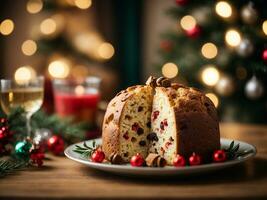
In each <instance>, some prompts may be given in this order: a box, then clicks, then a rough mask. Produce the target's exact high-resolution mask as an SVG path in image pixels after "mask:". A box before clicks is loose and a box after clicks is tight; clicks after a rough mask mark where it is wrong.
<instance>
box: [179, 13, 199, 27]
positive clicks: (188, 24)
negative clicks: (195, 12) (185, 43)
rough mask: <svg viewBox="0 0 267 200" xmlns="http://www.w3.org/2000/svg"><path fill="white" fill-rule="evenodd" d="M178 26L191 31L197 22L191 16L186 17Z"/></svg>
mask: <svg viewBox="0 0 267 200" xmlns="http://www.w3.org/2000/svg"><path fill="white" fill-rule="evenodd" d="M180 24H181V27H182V28H183V29H184V30H192V29H193V28H194V27H195V26H196V24H197V22H196V20H195V18H194V17H193V16H191V15H186V16H184V17H183V18H182V19H181V21H180Z"/></svg>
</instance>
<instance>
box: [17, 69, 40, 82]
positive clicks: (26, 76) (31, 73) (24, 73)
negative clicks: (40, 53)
mask: <svg viewBox="0 0 267 200" xmlns="http://www.w3.org/2000/svg"><path fill="white" fill-rule="evenodd" d="M35 76H36V72H35V70H34V69H33V68H32V67H30V66H22V67H20V68H18V69H17V70H16V71H15V74H14V78H15V80H16V82H17V83H18V84H26V83H28V82H29V80H31V79H33V78H34V77H35Z"/></svg>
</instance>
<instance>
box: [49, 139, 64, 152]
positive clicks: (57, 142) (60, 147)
mask: <svg viewBox="0 0 267 200" xmlns="http://www.w3.org/2000/svg"><path fill="white" fill-rule="evenodd" d="M64 145H65V144H64V140H63V139H62V138H61V137H60V136H58V135H54V136H52V137H51V138H49V139H48V140H47V147H48V149H49V150H50V151H51V152H52V153H53V154H55V155H60V154H62V153H63V151H64Z"/></svg>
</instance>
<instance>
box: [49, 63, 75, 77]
mask: <svg viewBox="0 0 267 200" xmlns="http://www.w3.org/2000/svg"><path fill="white" fill-rule="evenodd" d="M48 72H49V74H50V75H51V76H52V77H54V78H66V77H67V76H68V75H69V73H70V66H69V63H68V62H67V61H66V60H64V59H60V60H55V61H53V62H51V63H50V64H49V66H48Z"/></svg>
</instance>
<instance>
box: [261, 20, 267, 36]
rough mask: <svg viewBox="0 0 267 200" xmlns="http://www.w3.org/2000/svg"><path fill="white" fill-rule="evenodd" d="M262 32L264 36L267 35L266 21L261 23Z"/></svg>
mask: <svg viewBox="0 0 267 200" xmlns="http://www.w3.org/2000/svg"><path fill="white" fill-rule="evenodd" d="M262 30H263V32H264V34H265V35H267V20H265V21H264V22H263V23H262Z"/></svg>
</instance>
